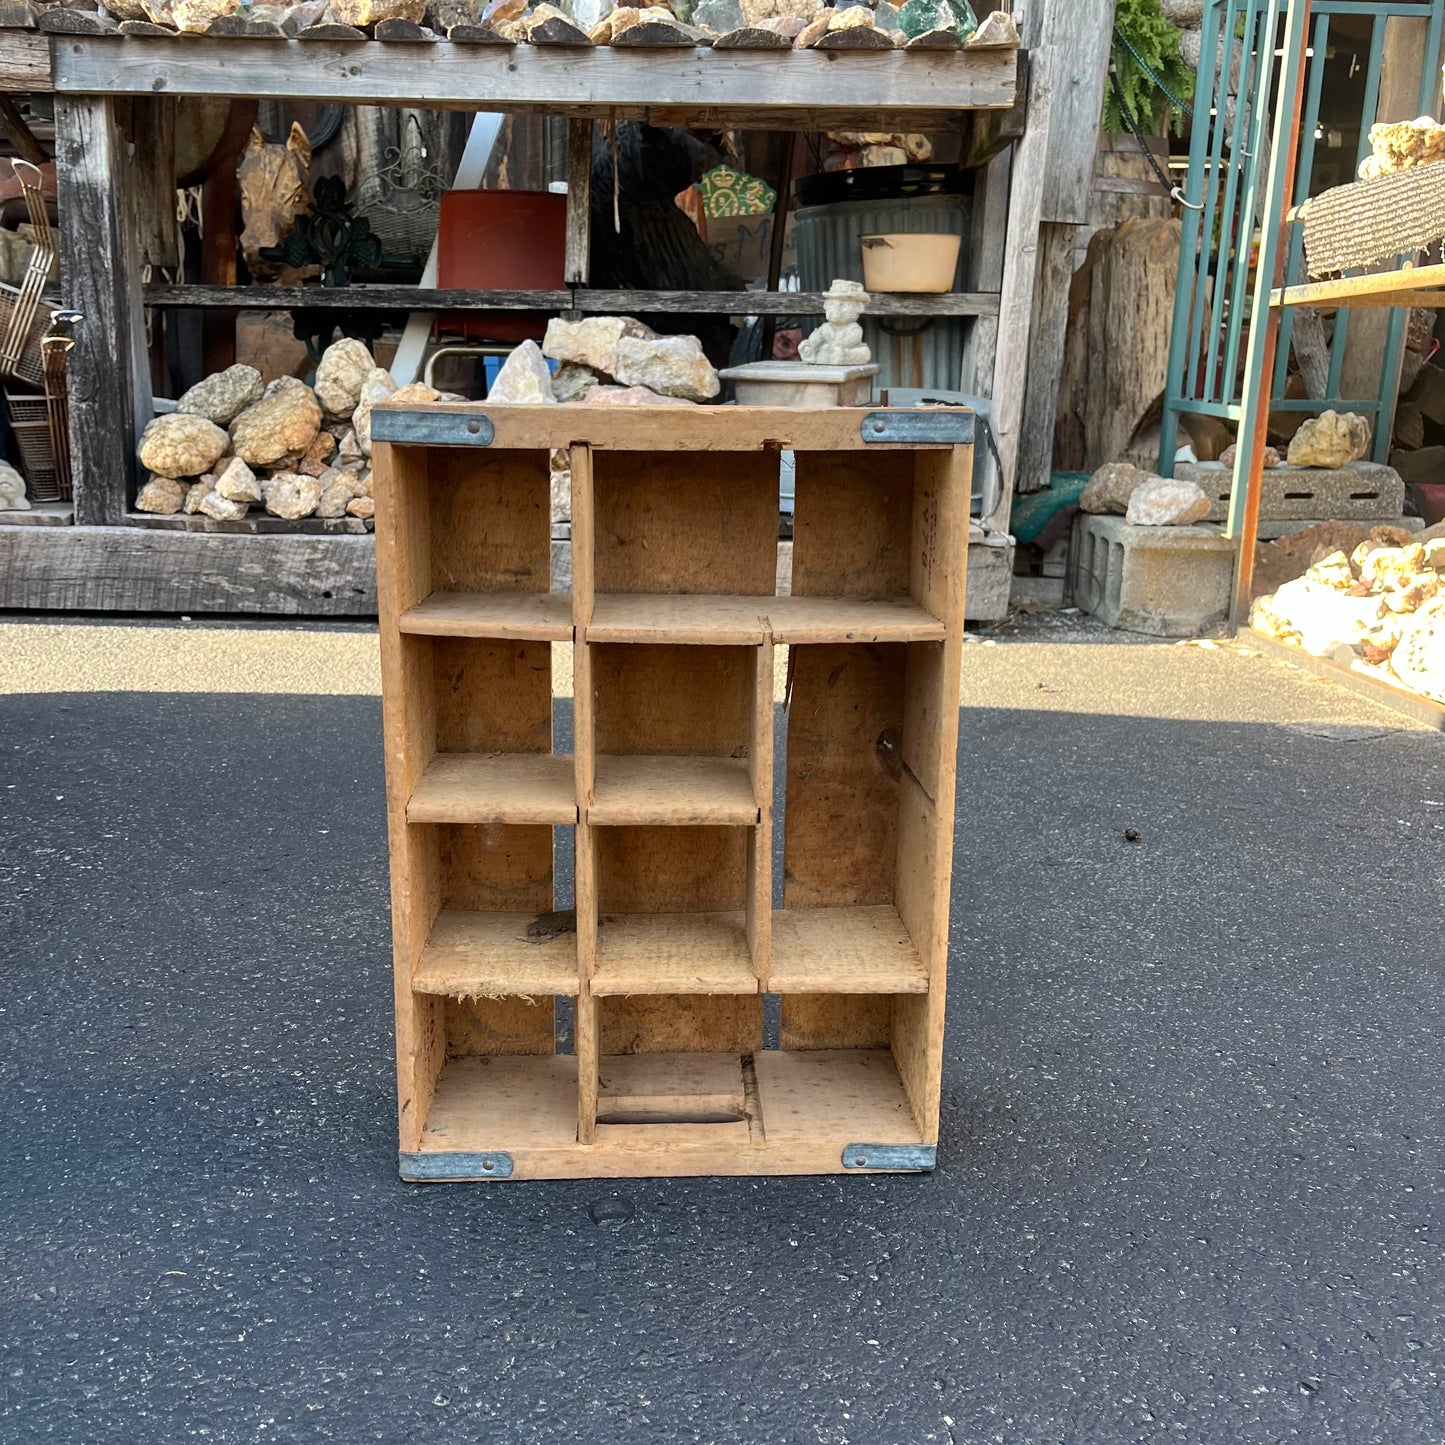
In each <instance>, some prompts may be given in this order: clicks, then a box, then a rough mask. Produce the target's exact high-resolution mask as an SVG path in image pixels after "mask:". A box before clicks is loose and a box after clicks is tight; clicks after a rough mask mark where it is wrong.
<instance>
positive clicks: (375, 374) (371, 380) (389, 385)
mask: <svg viewBox="0 0 1445 1445" xmlns="http://www.w3.org/2000/svg"><path fill="white" fill-rule="evenodd" d="M395 395H396V383H395V382H394V381H393V380H392V379H391V373H390V372H389V371H383V370H382V369H381V367H379V366H378V367H376V368H375V370H373V371H369V372H367V374H366V380H365V381H363V382H362V383H361V400H360V401H359V402H357V404H356V410H355V411H354V412H353V413H352V415H351V429H352V431H353V432H354V433H355V434H356V445H357V446H358V447H359V448H360V450H361V453H362V455H363V456H368V457H369V456H370V455H371V409H372V407H374V406H377V405H379V404H380V403H381V402H384V401H390V400H391V398H392V397H393V396H395ZM342 446H343V448H344V447H345V439H344V438H343V440H342Z"/></svg>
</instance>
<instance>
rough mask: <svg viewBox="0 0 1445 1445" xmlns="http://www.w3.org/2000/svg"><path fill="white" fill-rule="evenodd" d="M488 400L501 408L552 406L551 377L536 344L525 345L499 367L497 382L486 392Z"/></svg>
mask: <svg viewBox="0 0 1445 1445" xmlns="http://www.w3.org/2000/svg"><path fill="white" fill-rule="evenodd" d="M487 400H488V401H489V402H496V403H497V404H498V405H499V406H500V405H509V406H538V405H543V404H545V405H551V404H552V403H553V402H555V401H556V397H554V396H553V395H552V373H551V371H550V369H549V368H548V366H547V358H546V357H545V356H543V355H542V349H541V347H539V346H538V345H537V343H536V342H535V341H524V342H523V343H522V344H521V345H520V346H519V347H517V349H516V350H515V351H513V352H512V354H511V355H510V356H509V357H508V358H507V359H506V361H504V362H503V363H502V369H501V370H500V371H499V372H498V373H497V379H496V380H495V381H494V382H493V383H492V384H491V386H490V387H488V388H487Z"/></svg>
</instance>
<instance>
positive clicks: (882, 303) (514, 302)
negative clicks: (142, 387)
mask: <svg viewBox="0 0 1445 1445" xmlns="http://www.w3.org/2000/svg"><path fill="white" fill-rule="evenodd" d="M586 123H587V124H590V122H586ZM142 295H143V297H144V300H145V304H146V305H147V306H156V307H161V308H164V309H168V310H175V309H178V308H185V307H193V306H199V307H210V308H213V309H214V308H220V309H226V310H231V309H244V310H248V311H253V310H258V309H266V310H271V311H294V310H299V309H302V308H305V309H309V310H315V309H322V310H325V309H327V308H332V307H334V308H335V309H337V310H348V311H350V310H364V311H410V310H422V309H425V310H427V311H580V312H582V313H583V314H585V315H599V316H614V315H618V314H625V313H628V312H634V311H674V312H706V313H709V314H712V315H719V316H740V315H747V316H821V315H822V314H823V307H824V304H825V300H824V296H823V293H822V292H821V291H779V292H767V291H595V290H589V289H587V288H586V287H580V288H577V289H574V290H571V291H558V290H552V291H545V290H543V291H478V290H442V289H440V288H438V287H435V286H347V287H345V288H343V289H333V288H329V287H324V286H267V287H265V288H264V289H258V288H256V287H254V286H201V285H168V284H164V283H153V284H151V285H148V286H145V287H143V288H142ZM997 312H998V294H997V293H996V292H987V291H950V292H946V293H944V294H942V295H927V296H908V295H904V294H902V293H898V294H889V295H881V294H880V295H877V296H871V297H869V299H868V309H867V314H868V315H869V316H989V315H996V314H997Z"/></svg>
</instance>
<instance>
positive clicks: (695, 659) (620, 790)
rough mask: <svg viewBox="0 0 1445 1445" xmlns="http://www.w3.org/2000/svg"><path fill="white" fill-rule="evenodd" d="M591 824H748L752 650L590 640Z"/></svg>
mask: <svg viewBox="0 0 1445 1445" xmlns="http://www.w3.org/2000/svg"><path fill="white" fill-rule="evenodd" d="M587 651H588V655H589V656H588V665H589V667H590V670H591V686H592V698H593V705H592V714H593V727H594V730H595V731H594V738H595V749H596V762H595V772H594V779H593V787H592V797H591V799H590V801H589V802H588V805H587V820H588V822H589V823H592V824H594V825H603V826H606V825H618V824H634V825H635V824H649V823H650V824H668V825H672V826H687V825H693V824H703V823H727V824H753V823H757V822H758V820H759V816H760V812H761V808H762V806H764V805H765V803H766V801H767V800H765V799H762V798H760V796H759V793H758V790H757V788H756V786H755V784H754V772H755V771H756V759H755V757H754V754H755V752H756V750H757V747H758V741H757V739H755V737H754V721H753V720H754V712H755V705H754V694H755V692H756V689H757V685H758V684H757V675H758V669H759V667H760V665H761V664H760V662H759V655H760V653H761V651H762V649H760V648H756V647H687V646H677V645H642V646H631V645H625V644H614V643H607V644H596V645H594V644H590V643H589V645H588V648H587Z"/></svg>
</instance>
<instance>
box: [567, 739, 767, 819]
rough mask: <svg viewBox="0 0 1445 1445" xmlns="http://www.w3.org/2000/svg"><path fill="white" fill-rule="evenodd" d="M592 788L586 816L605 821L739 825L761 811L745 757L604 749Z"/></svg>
mask: <svg viewBox="0 0 1445 1445" xmlns="http://www.w3.org/2000/svg"><path fill="white" fill-rule="evenodd" d="M592 792H593V800H592V803H591V805H590V806H589V807H588V809H587V821H588V822H589V823H592V824H599V825H604V826H605V825H608V824H612V825H646V824H665V825H670V826H674V827H683V826H690V825H705V824H716V825H719V826H737V825H745V824H751V823H756V822H757V821H758V816H759V809H758V801H757V798H756V797H754V795H753V786H752V782H751V780H750V778H749V776H748V763H747V759H746V758H708V757H696V756H682V757H663V756H657V755H653V754H636V755H633V756H624V755H619V754H609V753H603V754H599V755H598V758H597V769H596V780H595V783H594V785H593V790H592Z"/></svg>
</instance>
